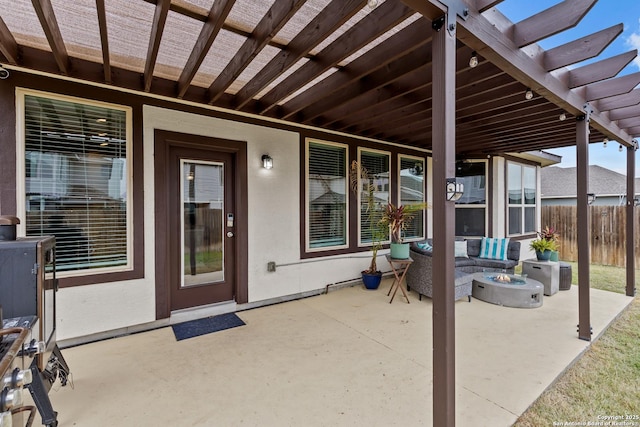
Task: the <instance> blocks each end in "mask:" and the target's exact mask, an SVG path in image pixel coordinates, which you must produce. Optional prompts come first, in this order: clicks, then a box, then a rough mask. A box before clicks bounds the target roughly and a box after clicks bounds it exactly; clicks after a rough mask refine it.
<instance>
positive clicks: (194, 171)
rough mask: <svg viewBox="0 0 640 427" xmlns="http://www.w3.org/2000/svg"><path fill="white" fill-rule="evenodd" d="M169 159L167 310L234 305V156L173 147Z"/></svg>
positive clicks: (211, 151) (212, 151)
mask: <svg viewBox="0 0 640 427" xmlns="http://www.w3.org/2000/svg"><path fill="white" fill-rule="evenodd" d="M168 154H169V170H168V171H167V174H168V176H167V178H168V182H169V203H168V207H169V210H168V223H169V233H168V238H169V239H168V244H169V262H170V265H169V277H170V300H171V310H179V309H183V308H188V307H195V306H200V305H206V304H212V303H216V302H222V301H230V300H233V299H234V289H235V277H234V271H235V266H234V261H235V260H234V255H233V254H234V252H235V248H234V246H235V240H234V237H235V232H236V221H235V217H236V211H235V203H234V197H233V196H234V194H235V191H234V179H233V156H232V155H231V154H229V153H223V152H217V151H214V150H202V149H198V148H192V147H176V146H173V147H171V148H170V150H169V153H168Z"/></svg>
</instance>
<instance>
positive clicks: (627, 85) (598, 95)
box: [585, 72, 640, 101]
mask: <svg viewBox="0 0 640 427" xmlns="http://www.w3.org/2000/svg"><path fill="white" fill-rule="evenodd" d="M639 84H640V72H637V73H633V74H627V75H626V76H622V77H617V78H615V79H609V80H606V81H603V82H598V83H592V84H590V85H587V86H586V94H585V98H586V100H587V101H594V100H596V99H602V98H609V97H611V96H615V95H622V94H623V93H628V92H631V90H632V89H633V88H635V87H636V86H638V85H639Z"/></svg>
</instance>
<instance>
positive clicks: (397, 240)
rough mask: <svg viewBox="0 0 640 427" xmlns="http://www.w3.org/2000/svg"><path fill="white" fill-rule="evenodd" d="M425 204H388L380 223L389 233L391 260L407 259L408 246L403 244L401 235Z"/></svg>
mask: <svg viewBox="0 0 640 427" xmlns="http://www.w3.org/2000/svg"><path fill="white" fill-rule="evenodd" d="M426 207H427V204H426V203H415V204H410V205H399V206H396V205H394V204H393V203H388V204H387V206H386V208H385V210H384V214H383V215H382V219H381V220H380V223H381V224H383V225H384V226H386V227H389V231H390V232H391V258H403V259H406V258H409V245H408V244H407V243H404V241H403V236H402V233H403V232H404V231H405V230H406V229H407V225H409V224H410V223H411V221H413V219H414V218H415V216H416V213H417V212H419V211H421V210H423V209H425V208H426Z"/></svg>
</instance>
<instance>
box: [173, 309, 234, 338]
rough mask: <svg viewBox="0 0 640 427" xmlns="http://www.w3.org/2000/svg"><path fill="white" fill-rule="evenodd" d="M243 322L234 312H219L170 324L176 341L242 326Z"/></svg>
mask: <svg viewBox="0 0 640 427" xmlns="http://www.w3.org/2000/svg"><path fill="white" fill-rule="evenodd" d="M244 324H245V323H244V322H243V321H242V319H240V318H239V317H238V316H236V314H235V313H227V314H220V315H219V316H213V317H206V318H204V319H197V320H190V321H188V322H183V323H178V324H175V325H171V327H172V328H173V333H174V335H175V336H176V340H177V341H181V340H186V339H187V338H193V337H198V336H200V335H205V334H210V333H212V332H218V331H223V330H225V329H231V328H235V327H236V326H242V325H244Z"/></svg>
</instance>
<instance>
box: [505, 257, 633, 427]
mask: <svg viewBox="0 0 640 427" xmlns="http://www.w3.org/2000/svg"><path fill="white" fill-rule="evenodd" d="M572 273H573V280H572V283H574V284H575V283H577V266H576V264H575V263H572ZM589 276H590V281H591V287H592V288H597V289H604V290H608V291H612V292H618V293H624V289H625V283H626V273H625V269H623V268H618V267H609V266H599V265H591V266H590V270H589ZM638 277H640V276H639V272H638V271H636V283H637V282H638V280H637V279H638ZM606 417H622V418H618V419H614V418H609V419H607V418H606ZM572 423H573V424H572ZM589 423H591V424H589ZM599 423H602V424H599ZM607 423H609V424H607ZM616 423H618V424H616ZM625 423H627V424H625ZM564 425H609V426H614V425H629V426H640V299H639V298H635V300H634V301H633V302H632V303H631V305H630V306H629V308H628V309H627V310H626V311H625V312H624V313H623V314H622V315H621V316H620V318H618V319H617V320H616V321H615V322H614V323H612V324H611V326H610V327H609V328H608V329H607V331H605V333H604V334H603V335H602V336H601V337H600V339H598V340H597V341H596V342H595V343H593V345H592V346H591V347H590V348H589V349H588V350H587V351H586V352H585V354H584V355H583V356H582V357H581V358H580V360H578V361H577V362H576V363H575V364H574V365H573V366H572V367H571V368H569V369H568V370H567V371H566V372H565V374H564V375H563V376H562V377H560V378H559V379H558V381H557V382H556V383H555V384H554V385H552V386H551V387H550V388H549V389H548V390H547V391H545V392H544V393H543V394H542V396H540V398H539V399H538V400H537V401H536V402H535V403H534V404H533V405H532V406H531V407H530V408H529V410H527V411H526V412H525V413H524V414H523V415H522V416H521V417H520V418H519V419H518V421H517V422H516V423H515V424H514V426H517V427H525V426H526V427H529V426H531V427H539V426H564Z"/></svg>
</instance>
